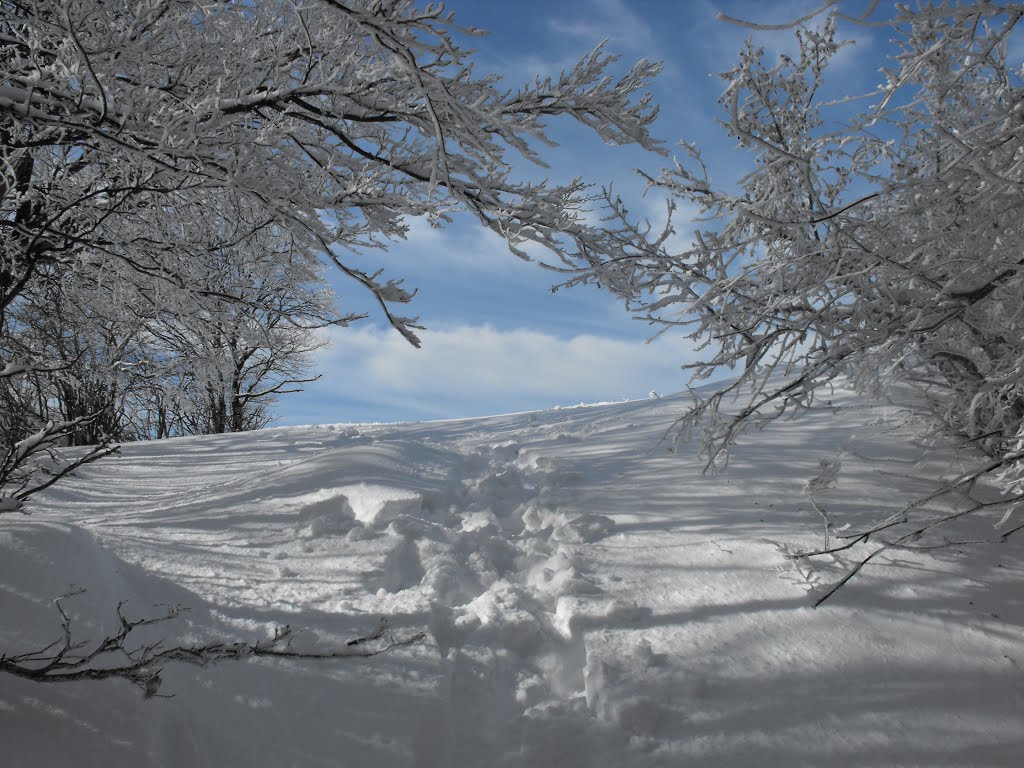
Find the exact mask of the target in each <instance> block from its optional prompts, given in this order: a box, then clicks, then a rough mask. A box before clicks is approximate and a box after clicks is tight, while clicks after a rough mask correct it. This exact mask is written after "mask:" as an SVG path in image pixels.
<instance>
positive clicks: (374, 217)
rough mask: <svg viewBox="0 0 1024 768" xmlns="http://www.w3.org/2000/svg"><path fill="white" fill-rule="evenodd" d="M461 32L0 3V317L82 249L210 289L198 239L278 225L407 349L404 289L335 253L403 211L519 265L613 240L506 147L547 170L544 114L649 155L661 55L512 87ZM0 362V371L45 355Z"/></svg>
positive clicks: (155, 276)
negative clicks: (505, 247) (478, 232)
mask: <svg viewBox="0 0 1024 768" xmlns="http://www.w3.org/2000/svg"><path fill="white" fill-rule="evenodd" d="M472 34H475V31H474V30H462V29H459V28H458V27H457V26H456V25H455V21H454V19H453V17H452V16H451V15H450V14H448V13H446V12H445V11H444V9H443V7H442V6H440V5H434V4H431V5H425V6H418V5H417V4H415V3H414V2H411V0H347V1H342V0H309V2H304V3H294V2H291V0H259V2H222V3H203V2H197V0H138V1H133V2H122V1H120V0H115V1H114V2H105V1H102V0H62V1H61V2H57V1H56V0H2V2H0V227H3V230H4V232H3V236H2V237H0V320H3V319H4V318H5V317H6V315H7V314H8V313H9V312H10V311H11V310H12V308H13V307H14V305H15V304H17V303H18V302H22V301H26V300H28V297H29V295H30V294H31V292H32V286H33V281H36V280H38V279H39V278H40V276H41V275H44V274H47V273H51V274H52V273H54V272H57V273H60V272H64V271H67V270H73V269H75V267H76V265H77V264H79V263H80V262H81V261H82V260H83V259H89V258H93V259H95V258H97V254H102V256H103V257H104V258H108V259H112V260H116V261H119V262H120V263H121V264H123V265H125V266H127V267H129V268H130V269H131V270H133V271H135V272H136V273H138V274H141V275H146V276H148V277H149V278H152V280H154V281H156V284H160V283H163V284H164V285H165V286H166V288H167V290H168V291H179V292H180V293H179V295H185V294H186V293H190V292H191V293H194V294H195V295H196V296H200V297H209V296H211V295H212V294H211V293H210V292H209V290H208V289H206V288H203V287H202V286H203V282H202V280H199V281H197V280H195V279H194V278H195V271H196V266H197V264H199V263H202V255H203V253H202V251H203V249H207V248H208V247H210V245H211V244H210V242H209V240H208V239H207V238H206V235H207V234H209V233H210V232H211V231H214V230H216V231H217V232H219V233H221V235H223V236H224V237H225V238H226V239H225V240H224V241H223V242H219V243H216V244H215V247H216V249H217V250H218V251H219V252H222V253H229V252H230V248H229V246H230V245H231V242H232V240H230V239H227V233H229V232H233V233H234V235H233V238H234V241H244V240H245V239H246V238H248V237H251V236H252V235H253V234H254V233H256V232H258V231H262V230H264V229H266V228H268V227H273V228H274V230H275V231H276V232H277V233H279V236H281V237H284V238H287V239H288V240H289V242H290V243H291V248H292V251H293V253H294V262H293V264H294V268H296V269H299V268H304V269H306V270H307V271H308V270H309V269H311V268H312V267H311V266H310V265H311V264H312V262H313V261H314V260H316V259H320V260H323V261H325V262H329V263H333V264H334V265H335V266H336V267H337V268H338V269H340V270H341V271H342V272H343V273H344V274H345V275H347V276H348V277H350V278H352V279H353V280H355V281H356V282H358V283H359V284H361V285H362V286H363V287H364V288H365V289H366V290H368V291H370V293H371V294H372V295H373V296H374V297H375V298H376V300H377V302H378V304H379V306H380V308H381V311H382V312H383V313H384V315H385V316H386V318H387V319H388V321H389V322H390V323H391V324H392V325H393V326H394V327H395V328H396V329H397V330H398V331H399V332H400V333H402V334H403V335H404V336H405V337H406V338H407V339H408V340H409V341H410V342H411V343H413V344H418V343H419V341H418V339H417V337H416V335H415V330H416V328H417V327H418V325H417V322H416V319H415V318H413V317H409V316H405V315H402V314H399V313H398V312H397V311H395V307H396V305H401V304H404V303H406V302H408V301H409V300H410V299H411V298H412V295H413V293H414V291H411V290H408V289H406V288H405V287H404V286H403V285H402V281H401V278H400V277H390V276H384V275H382V273H380V272H372V271H365V270H363V269H360V268H357V267H355V266H352V264H351V263H350V262H349V260H348V254H350V253H351V252H352V251H354V250H361V249H372V248H381V247H386V245H387V243H388V241H389V240H392V239H394V238H400V237H403V236H404V234H405V233H406V220H407V217H409V216H424V217H427V218H429V219H430V220H431V221H432V222H434V223H444V222H445V221H447V219H448V217H449V215H450V214H451V213H453V212H455V211H460V210H461V211H468V212H470V213H471V214H473V215H475V216H476V217H477V219H478V220H479V221H480V222H481V223H482V224H483V225H484V226H486V227H488V228H490V229H492V230H493V231H495V232H498V233H499V234H500V235H502V236H503V237H504V238H505V239H506V240H507V241H508V243H509V245H510V247H511V248H512V250H513V251H514V252H515V253H517V254H518V255H520V256H524V257H525V253H524V251H523V249H522V247H521V246H523V245H524V244H525V243H528V242H534V243H538V244H540V245H542V246H544V247H546V248H548V249H550V250H552V251H553V252H555V253H556V254H558V255H559V256H561V257H563V258H568V259H572V258H575V257H577V256H579V255H580V254H581V253H583V252H587V253H594V254H609V255H610V256H611V255H612V254H615V253H618V252H620V251H621V249H622V243H621V242H620V241H619V239H618V238H617V237H614V236H612V234H611V233H609V232H607V231H605V230H604V229H603V228H601V227H595V226H592V225H590V224H588V223H587V219H586V218H585V217H583V216H581V215H580V214H581V209H582V208H584V207H585V206H586V205H587V204H588V203H589V202H590V197H591V193H590V191H589V189H588V187H587V186H586V185H585V184H584V183H583V182H581V181H574V182H571V183H569V184H566V185H561V184H552V183H544V182H542V183H536V182H532V181H524V180H519V179H517V178H516V175H515V173H514V171H513V161H514V160H515V158H517V157H518V158H521V159H526V160H528V161H533V162H541V156H540V155H539V154H538V148H539V147H542V146H545V145H549V144H550V143H551V142H550V140H549V138H548V136H547V134H546V132H545V131H546V123H547V122H548V121H549V120H551V119H553V118H559V117H563V118H568V119H571V120H576V121H578V122H580V123H582V124H584V125H586V126H588V127H589V128H591V129H593V130H594V131H596V132H597V133H598V134H599V135H600V136H601V137H603V138H604V139H605V140H606V141H607V142H608V143H611V144H626V143H636V144H639V145H641V146H643V147H645V148H649V149H653V148H655V143H654V142H653V140H652V139H651V137H650V135H649V133H648V126H649V124H650V122H651V121H652V120H653V118H654V116H655V112H656V110H655V108H654V106H653V105H652V104H651V103H650V101H649V99H648V97H647V96H646V95H645V93H644V89H645V84H646V82H647V81H648V79H649V78H650V77H651V76H653V75H654V74H655V73H656V72H657V69H658V68H657V66H656V65H654V64H651V63H648V62H645V61H641V62H639V63H638V64H636V65H635V66H634V67H632V68H630V69H628V70H627V71H625V72H624V73H623V74H621V75H620V76H616V75H612V74H611V69H610V65H611V64H612V62H613V57H610V56H608V55H606V54H605V53H604V52H603V51H602V50H600V49H598V50H595V51H594V52H592V53H591V54H589V55H587V56H585V57H584V58H583V59H581V60H580V61H579V63H578V64H576V65H575V66H573V67H572V68H570V69H569V70H567V71H565V72H563V73H562V74H561V75H559V76H557V77H553V78H538V79H537V80H535V81H534V82H532V83H528V84H526V85H525V86H523V87H519V88H515V87H512V88H510V87H508V86H506V85H505V84H504V83H503V82H502V81H501V79H500V78H499V77H497V76H490V75H487V76H482V75H478V74H476V73H475V71H474V69H473V66H472V55H471V52H470V51H468V50H467V49H466V48H464V47H463V45H462V43H461V38H462V37H464V36H465V35H472ZM226 200H230V201H231V202H230V206H231V207H233V208H236V209H238V210H244V211H245V212H246V217H245V218H241V219H237V220H236V221H235V222H234V223H235V224H237V225H238V227H237V228H236V227H219V228H218V227H214V226H212V225H211V220H210V217H211V214H218V212H222V209H221V206H222V205H224V204H225V203H224V202H223V201H226ZM242 230H247V231H242ZM200 235H202V236H200ZM238 258H239V260H240V266H241V270H240V271H239V273H238V274H240V275H241V274H243V273H244V264H245V259H246V258H247V257H246V256H245V255H244V254H243V253H241V252H239V253H238ZM302 262H305V263H306V265H305V267H302ZM251 287H253V288H255V287H257V286H255V285H254V286H251ZM219 298H221V299H223V300H225V301H228V302H234V301H237V302H238V303H239V304H240V305H242V306H245V300H244V299H242V298H241V295H240V294H239V295H234V294H232V295H226V296H223V295H222V296H220V297H219ZM188 312H189V309H188V307H182V309H181V311H180V312H178V313H177V316H178V317H179V318H184V317H186V316H187V315H188ZM2 354H3V355H4V357H3V360H2V363H0V368H2V370H3V372H4V375H5V376H24V375H29V374H30V372H31V371H32V370H33V369H37V368H40V367H42V368H45V365H43V363H41V362H40V361H38V360H33V359H14V357H13V352H12V351H10V350H6V349H5V350H3V352H2ZM254 394H255V390H254V391H253V392H250V393H247V397H248V396H252V395H254ZM52 429H53V430H55V432H54V434H58V433H59V434H63V435H64V437H66V436H67V431H66V429H63V428H61V427H60V425H59V422H55V423H54V424H53V425H52ZM68 429H70V427H68ZM40 434H42V433H41V432H40ZM56 439H57V438H54V439H53V440H51V441H50V443H51V444H52V443H53V442H54V440H56ZM12 457H14V459H12V460H15V461H16V462H17V463H20V464H24V463H25V462H26V461H27V455H26V454H24V452H23V451H15V452H14V453H13V454H12ZM2 480H3V477H2V476H0V482H2ZM28 487H29V486H26V488H28ZM24 492H26V491H23V493H24Z"/></svg>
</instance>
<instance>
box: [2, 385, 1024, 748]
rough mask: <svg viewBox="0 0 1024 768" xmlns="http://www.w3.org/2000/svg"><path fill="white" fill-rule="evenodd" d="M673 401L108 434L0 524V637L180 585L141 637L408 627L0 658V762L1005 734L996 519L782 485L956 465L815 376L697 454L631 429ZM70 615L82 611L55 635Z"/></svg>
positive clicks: (658, 419)
mask: <svg viewBox="0 0 1024 768" xmlns="http://www.w3.org/2000/svg"><path fill="white" fill-rule="evenodd" d="M686 402H687V401H686V399H685V398H664V399H660V400H651V401H649V402H642V403H624V404H613V405H602V406H591V407H586V408H572V409H562V410H555V411H548V412H539V413H528V414H514V415H509V416H501V417H493V418H486V419H471V420H461V421H449V422H439V423H427V424H410V425H370V426H363V425H359V426H352V425H338V426H320V427H305V428H282V429H271V430H266V431H263V432H256V433H248V434H239V435H229V436H218V437H207V438H188V439H177V440H169V441H162V442H154V443H147V444H139V445H130V446H126V447H125V448H124V449H123V451H122V454H121V455H120V456H118V457H113V458H111V459H108V460H106V461H103V462H101V463H99V464H96V465H94V466H91V467H88V468H86V469H84V470H83V471H81V472H80V473H79V476H78V477H77V478H75V479H74V480H70V481H68V482H65V483H64V484H62V485H61V486H58V487H56V488H54V489H53V490H52V491H51V492H49V493H48V494H47V496H46V497H45V499H43V500H41V502H40V503H39V504H38V505H37V506H36V508H35V513H34V515H33V516H32V517H31V518H12V517H10V516H8V517H6V518H5V519H3V520H0V550H2V551H0V556H2V558H3V560H2V561H0V563H2V564H0V612H2V615H3V616H4V621H3V625H2V626H0V649H3V650H5V651H16V650H27V649H30V648H33V647H35V646H39V645H45V644H46V643H47V642H50V641H52V640H54V639H56V637H58V636H59V625H58V623H57V621H56V614H55V612H54V609H53V604H52V601H53V598H54V597H56V596H58V595H61V594H64V593H67V592H68V591H69V590H70V589H71V588H82V587H84V588H86V590H87V591H86V592H85V593H84V594H81V595H78V596H77V597H74V598H69V600H67V601H65V602H66V604H67V605H68V607H69V608H70V609H71V610H72V613H74V614H75V615H76V627H77V628H78V629H79V630H80V631H81V632H82V633H83V634H84V635H89V634H90V633H92V634H102V632H103V631H104V630H105V629H106V628H108V627H109V626H110V620H111V619H116V617H115V615H114V608H115V606H116V605H117V603H118V602H119V601H121V600H127V601H128V602H127V603H126V606H127V610H128V612H129V613H132V612H134V613H135V615H146V614H147V613H153V612H158V611H159V609H155V608H153V607H152V606H153V605H154V604H157V603H166V604H177V603H181V604H183V605H185V606H188V607H189V608H190V612H189V613H188V614H187V617H186V618H182V619H179V620H177V621H176V622H175V623H173V624H167V625H164V629H165V630H166V634H167V639H168V641H169V642H184V643H190V642H194V641H198V640H208V639H212V638H227V639H229V640H243V639H244V640H252V639H256V638H260V637H266V636H268V635H270V634H271V633H272V632H273V628H274V627H276V626H282V625H290V626H291V627H292V628H293V629H296V628H304V629H305V631H304V632H303V633H302V635H300V637H302V638H304V640H303V641H304V642H308V643H311V644H315V645H317V646H322V647H330V646H338V645H344V641H345V640H347V639H348V638H351V637H355V636H358V635H360V634H364V633H365V632H366V631H368V630H372V629H373V628H374V626H375V624H376V620H377V617H380V616H387V617H388V618H389V620H390V622H391V625H392V627H393V628H394V629H395V631H396V632H397V633H399V634H408V633H413V632H416V631H419V630H426V631H427V632H428V640H427V642H426V643H424V644H423V645H419V646H416V647H413V648H407V649H399V650H397V651H394V652H393V653H391V654H389V655H387V656H382V657H377V658H374V659H371V660H365V661H359V660H347V661H337V662H334V661H332V662H316V663H285V662H279V661H274V662H271V661H262V660H261V661H258V662H257V661H249V662H241V663H237V664H226V665H222V666H219V667H210V668H196V667H190V666H177V667H168V668H167V669H166V671H165V673H164V678H165V683H164V687H163V688H162V689H161V692H163V693H173V694H175V697H174V698H170V699H152V700H146V701H143V700H142V698H141V696H140V694H139V692H138V691H137V690H136V689H134V688H132V687H131V686H129V685H127V684H125V683H123V682H119V681H106V682H94V683H77V684H62V685H40V684H33V683H29V682H26V681H22V680H19V679H15V678H9V677H7V676H5V677H4V678H0V744H2V749H3V754H4V759H3V761H2V762H3V764H4V765H12V766H22V765H24V766H38V765H62V764H72V763H73V764H75V765H77V766H92V765H96V766H108V767H109V766H147V765H148V766H178V765H190V766H207V765H209V766H222V765H223V766H229V765H246V766H275V768H276V767H279V766H291V765H294V766H362V765H374V766H470V767H472V766H578V767H580V768H582V767H584V766H607V767H609V768H610V767H611V766H661V765H664V766H677V765H716V766H741V765H749V766H764V765H783V764H787V765H809V766H813V765H824V764H828V765H851V766H852V765H858V766H861V765H878V766H883V765H885V766H889V765H929V766H932V765H950V766H954V765H956V766H962V765H977V766H982V765H992V766H1008V765H1014V764H1017V763H1016V761H1017V760H1019V756H1020V754H1021V747H1022V744H1024V737H1022V736H1021V734H1022V733H1024V729H1022V725H1024V693H1022V691H1024V686H1022V683H1024V677H1022V675H1024V671H1022V667H1024V633H1022V632H1021V627H1022V625H1024V606H1022V601H1021V598H1020V584H1021V578H1022V576H1024V566H1022V557H1021V555H1022V551H1021V549H1020V548H1019V547H1017V546H1016V545H1015V544H1013V543H1010V544H1006V545H1002V546H1000V547H996V548H991V549H987V550H985V549H982V550H979V549H978V548H971V549H964V548H963V547H959V548H951V549H945V550H938V551H935V552H932V553H906V552H900V553H897V554H893V555H892V556H890V557H888V558H887V559H884V560H882V561H881V562H880V563H879V564H878V565H874V566H869V568H868V569H867V570H865V572H864V574H863V576H862V577H861V578H859V579H858V580H857V581H855V582H852V583H851V584H850V585H848V586H847V587H846V588H844V590H843V591H842V592H840V593H839V595H837V596H836V598H834V600H833V601H831V602H830V603H827V604H826V605H824V606H822V607H821V608H819V609H817V610H814V609H812V608H811V607H810V606H811V595H812V594H813V593H814V590H815V589H816V588H818V589H820V585H822V584H825V583H828V582H829V581H830V580H834V579H836V578H837V577H838V576H840V575H841V574H842V573H843V567H844V564H845V565H848V561H840V560H837V561H834V562H832V563H818V564H814V565H801V566H800V567H799V568H797V567H795V566H794V565H793V564H792V563H790V562H789V561H787V560H785V559H784V558H783V557H782V556H781V554H780V551H779V545H780V544H782V543H796V544H801V545H804V546H808V547H809V546H818V545H820V544H821V538H822V537H821V519H820V517H819V516H818V513H817V512H816V511H815V510H814V509H813V508H812V507H811V505H810V504H809V503H808V502H807V497H806V496H805V494H804V488H805V486H806V484H807V482H808V481H809V480H811V479H812V478H814V477H815V476H816V475H817V474H819V473H820V472H821V466H820V465H819V462H820V461H822V460H824V461H826V462H830V461H835V460H836V459H838V458H840V456H843V457H845V458H844V459H843V465H842V470H841V472H840V473H839V476H838V477H839V480H838V484H837V485H836V486H835V487H834V488H831V489H825V490H823V491H821V493H820V494H819V495H818V498H821V499H823V500H826V501H827V502H828V504H829V507H830V509H831V511H832V513H833V515H834V516H835V518H836V520H837V522H840V523H842V522H844V521H850V522H853V523H854V524H856V523H857V522H858V521H863V522H866V521H868V520H873V519H875V518H876V517H878V516H879V514H880V510H891V509H893V508H894V506H895V505H896V504H898V503H899V501H900V499H905V500H910V499H912V498H914V497H915V495H917V494H921V493H923V492H925V491H926V490H928V488H929V487H930V486H929V485H928V483H927V482H926V480H923V479H921V480H919V479H917V478H928V477H934V476H937V475H939V474H940V473H942V472H946V471H950V470H951V469H952V470H954V471H955V468H956V462H957V461H958V460H959V459H958V457H957V456H956V455H955V454H953V453H952V452H949V451H936V450H933V451H932V452H931V453H930V454H928V455H926V454H925V453H923V452H922V449H921V448H919V447H916V446H915V445H914V444H913V443H912V441H911V440H910V439H909V438H908V437H904V436H900V435H899V434H894V433H893V427H894V426H896V425H898V424H899V423H900V421H902V418H903V417H902V414H900V413H899V412H898V411H897V410H895V409H892V408H881V407H878V408H869V407H867V406H865V405H863V404H862V403H861V402H860V401H859V400H857V399H856V398H855V397H853V396H852V395H850V394H848V393H837V395H836V397H835V398H834V405H835V406H836V408H837V410H835V411H832V410H828V411H822V412H814V413H808V414H806V415H804V416H803V417H802V418H800V419H798V420H795V421H787V422H784V423H779V424H776V425H773V426H772V427H771V428H770V429H768V430H767V431H765V432H762V433H756V434H752V435H750V436H749V437H747V438H745V439H744V441H743V443H742V445H741V447H740V449H739V450H738V451H737V453H736V455H735V456H734V458H733V461H732V463H731V464H730V467H729V469H728V470H727V471H726V472H725V473H723V474H718V475H713V476H712V475H707V476H705V475H702V474H701V472H700V469H701V467H702V465H701V463H700V462H699V461H698V459H697V458H696V457H695V456H693V455H692V453H693V450H692V448H689V447H687V446H686V445H683V446H682V447H681V449H680V451H679V452H678V453H676V454H674V455H673V454H672V453H670V452H669V451H668V450H667V446H666V444H665V443H663V442H661V440H660V439H661V437H662V435H663V433H664V431H665V430H666V428H667V427H668V426H670V425H671V423H672V421H673V419H674V418H676V417H677V416H678V415H679V413H680V412H681V410H682V409H683V408H685V407H686ZM83 639H84V637H83Z"/></svg>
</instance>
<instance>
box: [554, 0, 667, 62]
mask: <svg viewBox="0 0 1024 768" xmlns="http://www.w3.org/2000/svg"><path fill="white" fill-rule="evenodd" d="M591 5H592V10H593V13H591V14H588V15H587V17H586V18H579V17H574V18H565V17H562V18H556V19H553V20H552V21H551V22H550V24H551V27H552V29H554V30H555V31H557V32H559V33H562V34H565V35H568V36H570V37H572V38H575V39H576V40H579V41H581V42H584V43H587V44H590V45H592V44H594V43H597V42H599V41H600V40H603V39H604V38H608V39H609V40H610V41H611V42H612V43H613V47H614V48H616V49H617V50H619V51H627V52H630V53H639V54H642V55H644V56H649V57H653V56H656V55H657V53H656V52H657V50H658V42H657V39H656V37H655V35H654V31H653V29H652V28H651V25H650V23H649V22H648V21H647V19H644V18H643V17H641V16H640V15H638V14H637V13H635V12H634V11H633V10H631V9H630V8H629V7H628V6H627V5H626V3H625V2H623V0H591Z"/></svg>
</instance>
